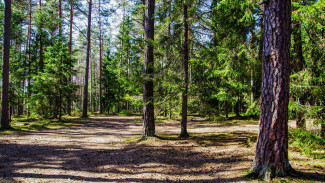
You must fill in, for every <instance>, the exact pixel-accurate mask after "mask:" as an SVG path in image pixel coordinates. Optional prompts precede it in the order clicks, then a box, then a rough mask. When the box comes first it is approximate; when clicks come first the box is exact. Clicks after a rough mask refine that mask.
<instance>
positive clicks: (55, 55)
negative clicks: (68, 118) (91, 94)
mask: <svg viewBox="0 0 325 183" xmlns="http://www.w3.org/2000/svg"><path fill="white" fill-rule="evenodd" d="M44 60H45V68H44V72H39V73H38V74H37V75H35V76H34V77H33V78H34V82H33V93H34V95H32V97H31V99H30V101H29V104H30V106H31V109H30V110H31V111H32V112H34V113H36V114H39V115H41V116H44V117H46V118H52V117H54V118H61V116H62V114H63V113H64V108H66V106H67V105H68V100H73V99H74V98H75V91H76V89H77V86H76V85H75V84H74V83H72V82H71V81H70V77H72V76H73V75H74V74H75V71H74V70H72V67H73V65H74V62H75V60H73V59H71V57H70V53H69V52H68V51H67V45H63V44H62V41H61V39H59V40H57V41H56V43H55V44H54V45H53V46H50V47H49V48H48V50H47V51H46V52H45V58H44Z"/></svg>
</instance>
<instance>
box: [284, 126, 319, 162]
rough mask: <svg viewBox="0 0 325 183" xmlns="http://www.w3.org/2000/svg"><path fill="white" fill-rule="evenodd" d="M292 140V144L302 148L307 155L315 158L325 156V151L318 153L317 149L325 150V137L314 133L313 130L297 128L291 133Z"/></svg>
mask: <svg viewBox="0 0 325 183" xmlns="http://www.w3.org/2000/svg"><path fill="white" fill-rule="evenodd" d="M290 140H291V142H292V145H294V146H295V147H297V148H299V149H300V150H302V151H303V152H304V153H305V154H306V155H307V156H311V157H314V158H320V159H323V158H325V153H324V152H321V153H318V152H317V151H324V149H325V139H324V138H322V137H320V136H318V135H315V134H313V133H312V132H307V131H305V130H302V129H296V130H294V131H292V133H290Z"/></svg>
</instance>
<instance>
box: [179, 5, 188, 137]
mask: <svg viewBox="0 0 325 183" xmlns="http://www.w3.org/2000/svg"><path fill="white" fill-rule="evenodd" d="M187 9H188V7H187V4H186V0H184V5H183V10H184V12H183V13H184V58H183V69H184V91H183V94H182V98H183V101H182V121H181V134H180V137H189V135H188V133H187V95H188V17H187V16H188V15H187Z"/></svg>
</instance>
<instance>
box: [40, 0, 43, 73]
mask: <svg viewBox="0 0 325 183" xmlns="http://www.w3.org/2000/svg"><path fill="white" fill-rule="evenodd" d="M39 8H40V11H42V0H40V1H39ZM39 42H40V51H39V71H40V72H43V71H44V58H43V54H44V43H43V22H41V27H40V41H39Z"/></svg>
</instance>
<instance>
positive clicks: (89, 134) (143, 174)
mask: <svg viewBox="0 0 325 183" xmlns="http://www.w3.org/2000/svg"><path fill="white" fill-rule="evenodd" d="M141 130H142V123H141V118H140V117H121V116H109V117H92V118H90V119H89V120H87V122H85V123H81V124H74V125H72V126H68V127H63V128H56V129H45V130H40V131H37V130H34V131H27V132H20V133H14V134H7V135H0V162H1V164H0V182H58V183H65V182H67V183H68V182H69V183H70V182H199V183H200V182H259V181H260V180H251V179H248V178H246V177H244V175H245V173H246V172H247V170H248V169H249V168H250V166H251V164H252V161H253V158H254V145H255V141H256V136H257V132H258V124H256V122H251V121H246V122H245V121H241V122H240V123H223V124H221V123H219V124H218V123H208V122H205V121H204V120H203V119H200V118H192V119H190V121H189V124H188V131H189V133H190V135H191V137H190V138H189V139H180V138H178V137H177V134H178V133H179V130H180V122H178V121H163V122H158V123H156V134H157V136H158V137H157V138H149V139H147V140H144V141H139V140H138V139H139V137H140V135H141ZM289 156H290V162H291V165H292V166H293V168H294V169H295V170H297V171H299V176H298V177H296V178H283V179H280V178H277V179H275V180H274V181H275V182H283V181H288V182H309V181H316V182H317V181H319V182H322V181H325V163H324V162H323V160H317V159H313V158H308V157H306V156H304V155H303V154H302V153H301V152H299V151H298V150H297V149H295V148H292V147H291V148H290V154H289Z"/></svg>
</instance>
